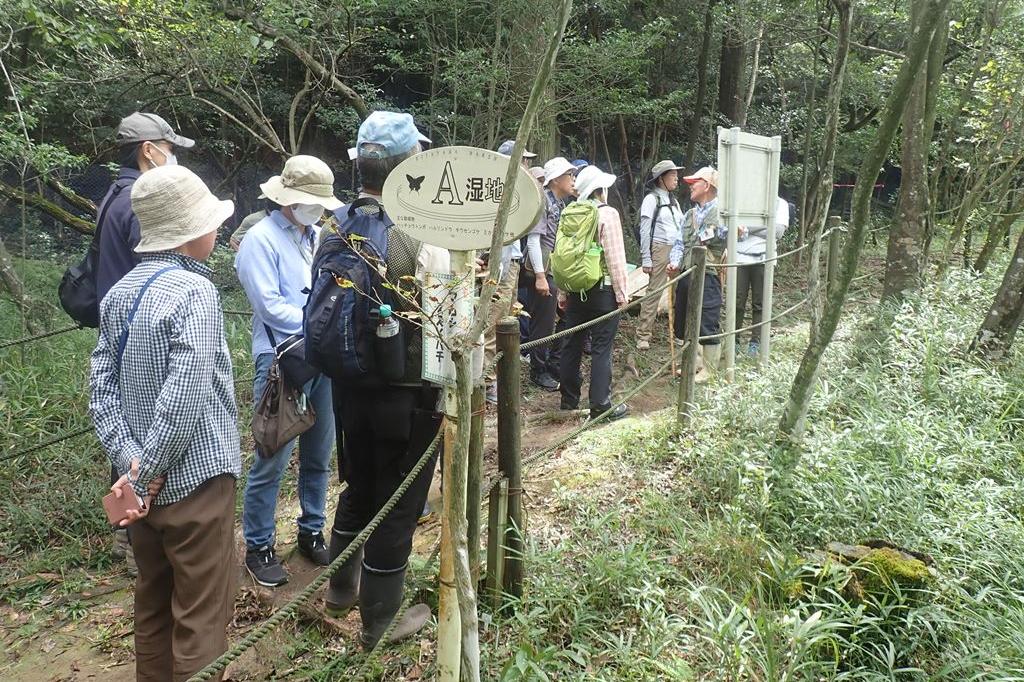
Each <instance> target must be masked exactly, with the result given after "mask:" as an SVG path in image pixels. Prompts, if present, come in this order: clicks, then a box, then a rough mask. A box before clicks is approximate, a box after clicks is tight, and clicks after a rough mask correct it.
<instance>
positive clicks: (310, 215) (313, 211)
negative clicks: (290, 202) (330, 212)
mask: <svg viewBox="0 0 1024 682" xmlns="http://www.w3.org/2000/svg"><path fill="white" fill-rule="evenodd" d="M323 214H324V207H323V206H320V205H319V204H295V205H294V206H292V217H293V218H295V222H297V223H299V224H300V225H312V224H314V223H316V221H318V220H320V218H321V217H322V216H323Z"/></svg>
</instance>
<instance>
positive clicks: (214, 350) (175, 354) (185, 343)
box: [89, 166, 241, 680]
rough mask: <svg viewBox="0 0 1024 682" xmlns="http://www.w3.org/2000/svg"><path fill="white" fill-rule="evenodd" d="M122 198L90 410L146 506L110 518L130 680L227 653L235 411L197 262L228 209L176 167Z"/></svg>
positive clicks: (212, 299) (124, 495)
mask: <svg viewBox="0 0 1024 682" xmlns="http://www.w3.org/2000/svg"><path fill="white" fill-rule="evenodd" d="M131 203H132V209H133V211H134V214H135V215H136V217H137V218H138V221H139V234H140V239H139V243H138V245H137V246H136V247H135V251H136V253H138V254H139V255H140V257H141V260H140V262H139V264H138V265H136V266H135V267H134V268H133V269H132V270H131V271H130V272H128V273H127V274H126V275H125V276H124V277H122V278H121V279H120V280H119V281H118V282H117V283H116V284H115V285H114V286H113V287H111V289H110V291H109V292H108V293H107V295H106V296H105V297H104V298H103V301H102V302H101V304H100V326H99V339H98V342H97V344H96V349H95V350H94V351H93V354H92V363H91V372H90V400H89V413H90V415H91V417H92V419H93V422H94V423H95V426H96V433H97V435H98V436H99V439H100V442H101V443H102V445H103V448H104V450H105V451H106V452H107V455H108V456H109V458H110V461H111V463H112V464H113V465H114V467H115V468H116V469H117V471H118V473H119V474H120V478H119V479H118V480H117V482H116V483H115V484H114V486H113V487H112V491H113V494H114V495H115V496H116V497H117V498H119V499H121V500H124V501H127V500H128V499H133V498H134V497H135V496H138V498H139V500H141V502H142V503H143V504H142V505H139V506H137V507H136V508H135V509H134V510H130V511H125V512H123V514H122V517H121V520H119V521H118V525H119V526H121V527H128V526H130V527H131V528H132V547H133V549H134V552H135V560H136V562H137V564H138V567H139V572H138V578H137V580H136V584H135V669H136V677H137V679H139V680H165V679H172V678H173V679H176V680H184V679H187V678H190V677H191V676H192V675H193V674H195V673H196V672H198V671H199V670H200V669H201V668H202V667H203V666H205V665H206V664H208V663H210V661H212V660H213V659H215V658H217V656H219V655H220V654H222V653H223V652H224V651H225V650H226V649H227V625H228V621H229V620H230V618H231V613H232V606H233V604H234V587H235V576H236V574H237V568H236V565H235V563H234V560H233V554H234V537H235V534H234V522H235V482H236V480H237V478H238V476H239V475H240V474H241V457H240V454H239V439H238V411H237V409H236V406H235V393H234V381H233V379H232V374H231V354H230V351H229V350H228V345H227V341H226V339H225V336H224V319H223V311H222V310H221V304H220V297H219V296H218V294H217V288H216V287H215V286H214V285H213V282H211V281H210V276H211V274H212V273H211V271H210V269H209V268H208V267H206V265H205V264H204V263H203V261H205V260H206V259H207V258H208V257H209V256H210V253H211V252H212V251H213V247H214V244H215V243H216V239H217V229H218V228H219V227H220V226H221V223H223V222H224V221H225V220H227V219H228V217H230V216H231V214H232V213H233V212H234V206H233V204H232V202H230V201H221V200H218V199H217V198H216V197H215V196H213V194H211V193H210V190H209V189H207V187H206V185H205V184H203V181H202V180H200V179H199V178H198V177H197V176H196V175H195V173H193V172H192V171H190V170H188V169H187V168H182V167H181V166H165V167H161V168H156V169H154V170H152V171H150V172H147V173H146V174H144V175H142V176H141V177H140V178H139V179H138V180H137V181H136V182H135V183H134V186H133V187H132V191H131ZM135 502H136V503H137V502H138V500H136V501H135Z"/></svg>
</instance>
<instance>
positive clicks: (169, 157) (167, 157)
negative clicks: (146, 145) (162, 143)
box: [151, 143, 178, 168]
mask: <svg viewBox="0 0 1024 682" xmlns="http://www.w3.org/2000/svg"><path fill="white" fill-rule="evenodd" d="M151 144H152V143H151ZM152 146H153V149H155V150H157V151H158V152H160V154H161V155H162V156H163V157H164V163H163V165H165V166H177V165H178V157H176V156H175V155H174V152H165V151H164V150H163V149H161V148H160V147H158V146H156V145H155V144H154V145H152ZM153 167H154V168H156V167H157V166H156V164H154V165H153Z"/></svg>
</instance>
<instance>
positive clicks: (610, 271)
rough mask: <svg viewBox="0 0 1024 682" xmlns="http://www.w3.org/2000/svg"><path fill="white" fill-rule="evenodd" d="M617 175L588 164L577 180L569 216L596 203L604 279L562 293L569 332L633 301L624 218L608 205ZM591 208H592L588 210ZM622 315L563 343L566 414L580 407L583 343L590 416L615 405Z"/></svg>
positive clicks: (620, 411)
mask: <svg viewBox="0 0 1024 682" xmlns="http://www.w3.org/2000/svg"><path fill="white" fill-rule="evenodd" d="M615 179H616V178H615V176H614V175H612V174H611V173H605V172H604V171H602V170H601V169H600V168H598V167H597V166H594V165H589V166H587V167H586V168H584V169H583V170H581V171H580V172H579V175H577V176H576V191H577V192H578V193H579V198H578V199H577V203H578V204H580V206H575V205H574V206H572V207H569V208H567V209H566V214H565V215H566V216H567V218H568V215H569V212H574V213H575V212H579V211H582V210H585V207H586V204H588V203H592V204H596V205H597V241H598V242H599V243H600V245H601V248H602V253H601V272H602V275H603V277H602V278H601V280H600V281H598V283H597V284H595V285H594V286H593V287H591V288H590V289H589V290H588V291H584V292H581V293H575V292H567V293H565V294H559V296H564V298H565V313H564V314H563V317H562V322H563V323H564V325H565V327H566V328H567V329H571V328H572V327H576V326H578V325H581V324H584V323H586V322H590V321H592V320H595V319H597V318H599V317H601V316H602V315H606V314H608V313H610V312H612V311H613V310H615V309H616V308H619V307H622V306H624V305H626V303H628V302H629V294H628V293H627V290H626V289H627V286H628V285H627V277H626V249H625V247H624V246H623V240H622V219H621V218H620V217H619V212H618V211H617V210H615V209H614V208H612V207H611V206H609V205H608V204H607V201H608V196H607V194H608V188H609V187H611V186H612V185H613V184H615ZM590 210H593V209H590ZM619 317H620V316H619V315H613V316H611V317H610V318H608V319H606V320H602V321H601V322H598V323H597V324H595V325H593V326H591V327H589V328H588V329H586V330H582V331H578V332H574V333H572V334H570V335H569V337H568V338H566V340H565V345H564V346H563V347H562V355H561V359H560V362H559V384H560V386H559V390H560V391H561V394H562V401H561V407H562V409H563V410H575V409H576V408H578V407H579V402H580V392H581V389H582V381H583V380H582V378H581V376H580V363H581V362H582V361H583V344H584V341H585V339H586V337H587V335H588V334H589V335H590V338H591V352H590V389H589V402H590V404H589V407H590V416H591V417H597V416H598V415H600V414H603V413H604V412H606V411H607V410H608V409H609V408H611V403H612V345H613V342H614V341H615V332H616V331H617V330H618V328H619ZM627 412H628V409H627V408H626V406H625V405H619V406H618V407H617V408H616V409H615V410H614V411H613V412H612V413H611V414H610V415H609V418H610V419H619V418H620V417H624V416H626V414H627Z"/></svg>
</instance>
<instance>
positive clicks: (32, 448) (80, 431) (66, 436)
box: [0, 426, 93, 462]
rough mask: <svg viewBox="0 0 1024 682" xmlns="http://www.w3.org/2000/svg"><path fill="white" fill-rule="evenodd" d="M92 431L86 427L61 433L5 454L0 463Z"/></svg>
mask: <svg viewBox="0 0 1024 682" xmlns="http://www.w3.org/2000/svg"><path fill="white" fill-rule="evenodd" d="M92 430H93V427H91V426H86V427H84V428H81V429H78V430H77V431H71V432H69V433H62V434H60V435H59V436H54V437H53V438H51V439H49V440H44V441H43V442H42V443H36V444H35V445H32V446H30V447H27V448H25V449H24V450H19V451H17V452H12V453H9V454H6V455H4V456H2V457H0V462H6V461H7V460H9V459H16V458H18V457H24V456H25V455H31V454H32V453H34V452H38V451H39V450H45V449H46V448H48V447H50V446H51V445H56V444H57V443H63V442H64V441H67V440H72V439H73V438H78V437H79V436H84V435H85V434H87V433H92Z"/></svg>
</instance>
